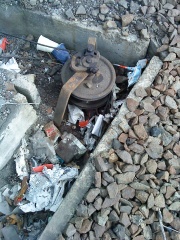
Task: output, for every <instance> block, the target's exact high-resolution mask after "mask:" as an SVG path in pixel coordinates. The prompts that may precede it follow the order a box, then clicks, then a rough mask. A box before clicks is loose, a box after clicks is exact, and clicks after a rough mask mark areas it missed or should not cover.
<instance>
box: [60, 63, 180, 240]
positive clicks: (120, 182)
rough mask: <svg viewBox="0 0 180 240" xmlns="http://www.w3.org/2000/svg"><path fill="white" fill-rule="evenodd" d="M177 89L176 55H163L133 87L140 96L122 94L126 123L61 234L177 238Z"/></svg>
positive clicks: (99, 160)
mask: <svg viewBox="0 0 180 240" xmlns="http://www.w3.org/2000/svg"><path fill="white" fill-rule="evenodd" d="M179 90H180V79H179V65H178V59H174V60H173V61H172V62H169V61H166V59H165V60H164V64H163V67H162V69H161V70H160V72H159V74H158V75H157V76H156V78H155V80H154V83H153V84H152V86H151V87H149V88H146V89H144V88H142V87H141V88H139V89H136V90H135V95H136V97H141V98H143V99H142V101H140V102H138V101H136V100H134V99H133V98H127V100H126V103H125V104H126V106H127V109H128V110H129V112H128V113H127V114H126V116H125V117H126V120H127V123H128V124H127V128H126V129H125V128H124V127H123V126H121V123H120V124H119V127H120V128H121V129H122V130H123V129H124V131H122V133H121V134H120V135H119V137H118V138H117V139H114V140H113V142H112V148H111V149H110V151H109V153H108V154H105V153H102V154H101V155H100V156H98V157H97V158H96V159H94V165H95V168H96V173H95V180H94V185H93V186H92V188H91V189H90V190H89V191H88V193H87V194H86V196H85V198H84V199H83V201H82V202H81V204H80V205H79V206H78V207H77V209H76V213H75V215H74V217H73V218H72V219H71V220H70V222H69V224H68V226H67V228H66V230H65V231H64V233H63V236H64V239H91V240H93V239H94V240H95V239H133V240H143V239H156V240H158V239H179V236H180V232H179V229H180V221H179V211H180V200H179V198H180V195H179V190H180V189H179V171H180V162H179V160H180V141H179V139H180V131H179V126H180V116H179V110H180V95H179ZM63 236H62V235H61V239H63ZM162 236H165V237H166V238H165V237H162Z"/></svg>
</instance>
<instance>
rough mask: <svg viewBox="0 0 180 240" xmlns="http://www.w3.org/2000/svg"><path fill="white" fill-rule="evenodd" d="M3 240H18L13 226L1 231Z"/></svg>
mask: <svg viewBox="0 0 180 240" xmlns="http://www.w3.org/2000/svg"><path fill="white" fill-rule="evenodd" d="M1 232H2V234H3V237H4V239H5V240H20V237H19V236H18V234H17V232H16V229H15V227H14V226H12V225H10V226H7V227H4V228H2V229H1Z"/></svg>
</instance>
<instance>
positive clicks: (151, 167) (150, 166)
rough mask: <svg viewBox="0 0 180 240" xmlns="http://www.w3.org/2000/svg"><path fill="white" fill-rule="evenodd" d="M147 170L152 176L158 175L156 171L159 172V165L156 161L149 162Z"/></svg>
mask: <svg viewBox="0 0 180 240" xmlns="http://www.w3.org/2000/svg"><path fill="white" fill-rule="evenodd" d="M146 168H147V170H148V172H150V173H152V174H154V173H156V170H157V163H156V161H155V160H149V161H147V163H146Z"/></svg>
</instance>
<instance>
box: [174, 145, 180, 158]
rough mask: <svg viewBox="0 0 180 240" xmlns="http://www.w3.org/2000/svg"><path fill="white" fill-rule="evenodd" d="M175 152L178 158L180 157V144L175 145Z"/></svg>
mask: <svg viewBox="0 0 180 240" xmlns="http://www.w3.org/2000/svg"><path fill="white" fill-rule="evenodd" d="M173 151H174V153H175V154H176V155H177V156H178V157H180V143H176V144H175V145H174V147H173Z"/></svg>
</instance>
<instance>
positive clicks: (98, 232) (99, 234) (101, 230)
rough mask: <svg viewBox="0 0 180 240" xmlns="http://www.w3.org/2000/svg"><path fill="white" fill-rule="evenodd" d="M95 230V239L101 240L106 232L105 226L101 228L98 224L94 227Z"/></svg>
mask: <svg viewBox="0 0 180 240" xmlns="http://www.w3.org/2000/svg"><path fill="white" fill-rule="evenodd" d="M93 230H94V232H95V237H96V239H99V238H100V237H102V235H103V233H104V232H105V230H106V227H105V226H100V225H99V224H96V223H95V225H94V226H93Z"/></svg>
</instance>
